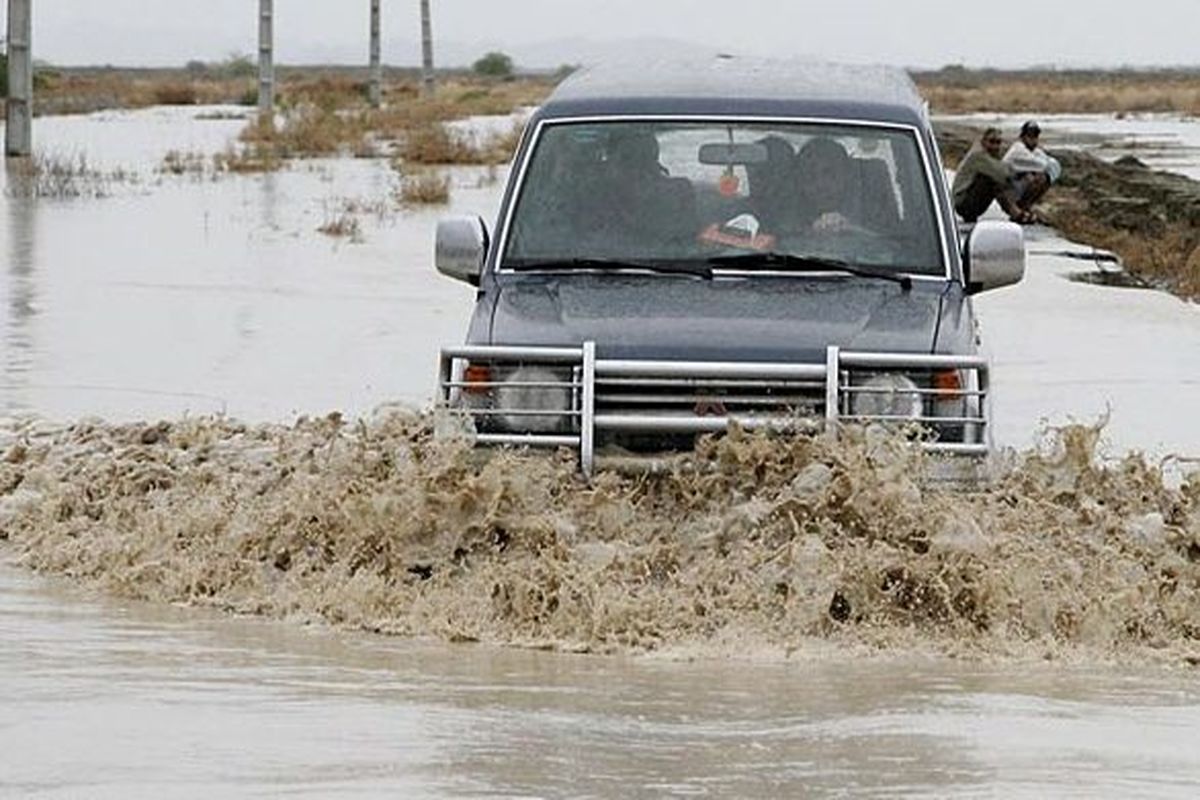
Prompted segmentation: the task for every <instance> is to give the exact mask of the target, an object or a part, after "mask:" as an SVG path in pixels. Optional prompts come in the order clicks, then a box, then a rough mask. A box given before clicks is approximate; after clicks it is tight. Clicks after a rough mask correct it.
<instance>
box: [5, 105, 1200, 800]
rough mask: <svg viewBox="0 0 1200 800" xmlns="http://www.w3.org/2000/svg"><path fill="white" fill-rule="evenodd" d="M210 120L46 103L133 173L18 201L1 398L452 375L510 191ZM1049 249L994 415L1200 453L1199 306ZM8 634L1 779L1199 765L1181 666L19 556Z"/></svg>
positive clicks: (201, 407)
mask: <svg viewBox="0 0 1200 800" xmlns="http://www.w3.org/2000/svg"><path fill="white" fill-rule="evenodd" d="M195 114H196V112H195V110H190V109H189V110H179V109H151V110H147V111H141V112H133V113H116V114H103V115H93V116H89V117H76V118H65V119H58V118H46V119H41V120H39V121H38V125H37V128H36V130H35V137H36V139H35V140H36V141H38V142H39V144H40V147H41V148H43V150H44V151H45V152H57V153H60V154H66V155H70V154H71V153H75V152H85V153H86V156H87V159H88V161H89V163H90V164H91V165H92V166H93V167H94V168H96V169H97V170H100V171H102V172H108V173H110V174H111V173H112V171H115V170H122V171H124V173H125V174H124V175H121V176H119V177H116V178H113V179H112V180H111V181H110V182H109V186H108V187H107V190H106V193H107V195H108V196H106V197H102V198H92V199H61V200H55V199H41V200H38V201H36V202H30V201H29V200H27V199H20V198H17V197H11V196H9V194H8V192H7V191H6V192H5V195H4V197H3V199H0V203H3V217H2V218H3V219H4V224H3V226H0V252H3V253H4V254H5V267H4V270H3V273H2V274H0V287H2V290H0V298H2V300H3V302H0V341H2V342H3V349H2V350H0V415H5V414H6V415H9V416H23V415H27V414H36V415H38V416H41V417H45V418H48V419H50V420H72V419H77V418H79V417H83V416H93V415H95V416H100V417H104V418H106V419H109V420H154V419H158V418H164V419H177V418H179V417H180V416H182V415H185V414H190V415H197V414H211V413H227V414H229V415H231V416H233V417H237V418H241V419H246V420H251V421H260V420H261V421H275V422H284V423H286V422H288V421H290V420H291V419H293V418H294V417H295V416H296V415H299V414H313V415H319V414H323V413H325V412H327V411H330V410H335V409H336V410H340V411H342V412H343V413H345V414H346V415H347V416H348V417H354V416H357V415H362V414H367V413H369V412H370V411H371V410H372V409H373V408H375V407H376V406H378V405H380V404H383V403H393V402H401V403H406V404H410V405H413V406H421V405H424V404H425V403H427V402H428V398H429V397H430V396H431V394H432V388H433V378H434V376H433V373H434V369H433V368H434V363H435V354H436V348H437V347H438V346H439V345H440V344H443V343H447V342H455V341H458V340H459V339H460V338H461V335H462V331H463V325H464V323H465V320H466V316H467V314H468V311H469V308H470V303H471V299H472V298H471V291H470V289H469V288H468V287H464V286H461V285H456V284H454V283H453V282H451V281H448V280H446V279H443V278H440V277H439V276H437V275H436V273H435V272H434V270H433V269H432V266H431V263H430V262H431V250H432V243H431V237H432V233H431V232H432V224H433V221H434V220H435V219H436V218H437V217H438V216H440V215H441V214H443V213H479V214H481V215H483V216H484V217H485V218H487V219H490V218H491V217H492V216H493V215H494V210H495V206H496V204H497V201H498V196H499V191H500V185H499V184H498V183H495V182H492V181H490V180H489V176H488V174H487V171H486V170H481V169H455V170H454V171H453V172H452V176H453V180H454V198H453V203H452V206H451V208H450V209H449V212H447V211H446V210H445V209H439V210H433V211H426V210H420V211H413V210H397V209H396V208H395V207H394V206H393V205H392V204H391V203H390V202H388V201H389V198H390V195H391V193H392V192H393V191H394V189H395V186H396V176H395V174H394V173H393V172H392V170H391V169H390V168H389V167H388V166H387V164H386V163H383V162H378V161H368V160H350V159H344V160H321V161H314V162H310V163H301V164H298V165H295V166H293V167H292V168H290V169H288V170H285V171H283V172H281V173H277V174H274V175H267V176H224V177H221V178H219V179H216V180H213V179H211V178H210V177H207V176H199V177H197V176H186V175H185V176H173V175H158V174H156V173H155V171H154V170H155V167H156V166H157V165H158V164H160V163H161V161H162V158H163V157H164V156H165V154H166V152H167V151H168V150H180V151H188V152H192V151H194V152H204V153H211V152H215V151H217V150H220V149H223V148H224V147H225V146H226V143H227V142H228V141H229V139H230V137H232V136H234V135H236V132H237V131H238V130H239V129H240V127H241V126H242V125H243V124H244V122H242V121H238V120H225V119H207V120H197V119H195ZM1125 122H1127V121H1121V124H1124V123H1125ZM1043 124H1044V126H1045V127H1046V129H1047V130H1048V131H1049V130H1051V129H1052V126H1053V125H1055V124H1056V122H1055V121H1054V120H1045V119H1044V120H1043ZM1114 124H1117V123H1116V122H1114ZM1155 124H1157V122H1155ZM1179 124H1180V125H1182V126H1184V127H1185V128H1187V130H1188V131H1189V135H1191V136H1193V138H1195V137H1196V131H1200V124H1198V123H1194V122H1187V121H1180V122H1179ZM1096 125H1097V126H1098V127H1102V125H1101V124H1100V123H1099V122H1096ZM1188 126H1191V127H1188ZM1142 149H1143V150H1144V149H1145V148H1142ZM1139 157H1141V154H1139ZM130 175H134V176H136V180H130V177H129V176H130ZM500 177H503V174H501V176H500ZM7 188H8V184H6V189H7ZM347 201H353V202H354V204H355V205H356V206H357V207H359V208H367V209H372V210H370V211H365V212H364V211H360V212H359V213H358V216H359V218H360V221H361V241H351V240H348V239H333V238H330V237H328V236H326V235H324V234H322V233H320V232H318V230H317V229H318V228H319V227H320V226H321V225H322V224H324V223H325V222H327V221H329V220H330V219H331V217H333V216H336V215H337V214H339V213H340V212H341V210H343V208H344V206H345V204H346V202H347ZM1029 247H1030V253H1031V258H1030V261H1029V274H1028V277H1027V279H1026V281H1025V282H1024V283H1023V284H1021V285H1020V286H1018V287H1014V288H1012V289H1007V290H1003V291H999V292H996V293H995V294H993V295H985V296H983V297H981V298H980V299H979V303H978V308H979V309H980V315H981V317H982V323H983V329H984V336H985V339H986V341H987V344H988V347H989V349H990V351H991V352H992V354H993V356H994V359H995V365H994V369H995V376H994V380H995V387H996V394H997V396H996V400H995V415H996V418H997V421H998V427H997V431H996V437H997V440H998V442H999V443H1001V444H1004V445H1008V446H1014V447H1025V446H1028V445H1029V444H1030V442H1031V441H1032V440H1033V438H1034V437H1035V436H1036V433H1037V430H1038V428H1039V426H1040V425H1041V424H1042V422H1043V420H1045V421H1048V422H1051V423H1061V422H1065V421H1069V420H1071V419H1079V420H1083V421H1092V420H1094V419H1096V418H1097V417H1098V416H1100V415H1103V414H1106V413H1107V414H1109V416H1110V421H1109V423H1108V426H1107V428H1106V429H1105V436H1106V439H1107V442H1108V444H1107V447H1108V449H1109V450H1110V452H1112V453H1114V454H1120V453H1124V452H1125V451H1127V450H1131V449H1136V450H1144V451H1147V452H1149V453H1151V454H1154V455H1156V456H1162V455H1166V454H1171V453H1173V454H1177V455H1182V456H1184V457H1195V456H1200V425H1196V424H1195V423H1194V422H1192V421H1191V419H1192V415H1191V414H1190V413H1189V412H1191V411H1192V410H1193V409H1194V408H1196V407H1197V406H1198V405H1200V387H1198V381H1200V377H1198V376H1200V309H1198V308H1197V307H1196V306H1195V305H1192V304H1187V303H1183V302H1181V301H1179V300H1177V299H1175V298H1173V297H1171V296H1169V295H1166V294H1163V293H1161V292H1155V291H1134V290H1130V289H1120V288H1112V287H1108V286H1101V285H1090V284H1086V283H1079V282H1077V281H1073V280H1071V279H1070V278H1071V276H1072V275H1073V274H1074V273H1077V272H1080V271H1086V270H1089V269H1094V270H1099V269H1101V268H1111V265H1107V264H1103V263H1101V264H1093V263H1091V262H1089V261H1086V260H1081V259H1080V258H1077V257H1074V256H1072V255H1064V253H1070V254H1075V255H1080V254H1083V253H1085V252H1086V250H1087V249H1086V248H1083V247H1081V246H1079V245H1077V244H1073V243H1069V242H1066V241H1063V240H1061V239H1060V238H1058V237H1056V236H1055V235H1054V234H1053V233H1052V232H1049V231H1044V230H1033V231H1031V241H1030V245H1029ZM0 547H2V546H0ZM5 555H6V551H5V550H3V549H0V560H2V559H3V558H4V556H5ZM0 642H3V645H4V646H3V647H2V648H0V674H3V675H5V680H4V681H3V682H0V754H3V755H0V796H11V797H64V798H66V797H80V796H85V797H122V798H125V797H164V796H169V797H212V796H220V797H234V796H242V797H250V796H275V795H281V794H288V795H308V796H318V797H343V796H345V797H349V796H381V795H393V796H404V797H482V796H491V797H494V796H502V797H563V796H571V797H659V796H703V797H748V796H759V797H775V796H810V795H811V796H830V795H835V796H842V795H854V796H858V795H865V796H881V797H882V796H889V797H890V796H928V795H936V796H954V797H978V796H1005V797H1008V796H1013V797H1044V796H1076V797H1095V796H1114V797H1115V796H1120V797H1125V796H1140V797H1180V798H1182V797H1191V796H1194V794H1195V789H1196V786H1197V785H1200V747H1197V746H1196V744H1195V743H1196V741H1197V740H1198V736H1200V683H1197V680H1196V672H1195V671H1194V670H1188V669H1186V668H1184V669H1182V670H1174V669H1166V668H1158V667H1155V668H1150V667H1138V668H1134V667H1122V666H1107V665H1104V664H1101V663H1098V662H1089V661H1088V660H1087V659H1086V658H1082V659H1079V660H1077V661H1072V660H1070V659H1067V660H1065V661H1062V660H1058V661H1055V662H1054V663H1046V664H1041V663H1038V661H1037V660H1031V659H1025V660H1018V661H1013V660H1010V659H1000V660H998V661H996V662H995V663H990V662H989V661H988V660H986V659H970V660H966V661H951V660H947V659H945V658H943V657H938V656H933V655H927V656H923V655H921V654H920V653H919V652H917V653H909V654H905V655H897V654H896V653H895V652H892V653H872V652H868V651H865V650H862V649H855V648H846V649H843V648H839V647H837V646H836V645H834V644H828V645H825V646H824V647H822V646H821V645H819V644H812V645H807V646H805V647H804V648H802V649H801V650H800V651H799V652H798V653H794V654H792V655H791V656H789V657H787V658H784V659H780V658H778V657H770V656H768V655H767V654H763V655H762V656H761V657H756V655H755V653H754V652H753V651H751V652H739V653H738V655H737V656H736V657H729V658H712V657H696V658H694V659H688V658H679V657H677V656H676V657H671V658H668V657H654V656H642V657H629V656H601V655H564V654H561V653H551V652H539V651H536V650H514V649H496V648H492V647H489V646H485V645H447V644H442V643H437V642H426V641H423V640H408V639H391V638H387V637H380V636H374V635H368V634H359V633H353V632H346V631H339V630H331V629H329V628H325V627H322V626H302V625H297V624H295V623H294V622H269V621H262V620H257V619H248V618H241V617H231V616H228V615H223V614H217V613H215V612H210V611H204V610H196V609H185V608H176V607H173V606H165V605H155V604H150V603H132V602H130V603H123V602H117V601H113V600H110V599H106V598H105V597H103V596H102V595H99V594H98V593H96V592H95V591H93V590H88V589H83V588H80V587H79V586H77V585H74V584H70V583H66V582H64V581H62V580H60V579H47V578H42V577H38V576H34V575H32V574H30V573H28V572H26V571H23V570H20V569H17V568H15V567H11V566H0ZM731 650H732V651H734V652H737V648H736V647H734V648H731Z"/></svg>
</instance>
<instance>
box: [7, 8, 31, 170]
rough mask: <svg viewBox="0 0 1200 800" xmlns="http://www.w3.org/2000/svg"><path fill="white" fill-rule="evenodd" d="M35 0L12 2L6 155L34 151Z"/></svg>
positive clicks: (19, 154) (9, 25) (9, 31)
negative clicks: (32, 4) (33, 3)
mask: <svg viewBox="0 0 1200 800" xmlns="http://www.w3.org/2000/svg"><path fill="white" fill-rule="evenodd" d="M31 2H32V0H8V103H7V108H8V112H7V115H6V124H5V126H4V154H5V155H7V156H27V155H30V154H31V153H32V152H33V13H32V10H31Z"/></svg>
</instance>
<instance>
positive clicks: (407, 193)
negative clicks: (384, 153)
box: [400, 170, 450, 205]
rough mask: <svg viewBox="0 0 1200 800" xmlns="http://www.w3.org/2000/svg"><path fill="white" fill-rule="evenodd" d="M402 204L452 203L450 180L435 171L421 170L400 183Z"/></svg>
mask: <svg viewBox="0 0 1200 800" xmlns="http://www.w3.org/2000/svg"><path fill="white" fill-rule="evenodd" d="M400 202H401V203H403V204H405V205H441V204H444V203H448V202H450V178H449V176H447V175H442V174H440V173H438V172H434V171H433V170H419V171H417V172H413V173H410V174H408V175H405V176H404V177H403V178H402V179H401V181H400Z"/></svg>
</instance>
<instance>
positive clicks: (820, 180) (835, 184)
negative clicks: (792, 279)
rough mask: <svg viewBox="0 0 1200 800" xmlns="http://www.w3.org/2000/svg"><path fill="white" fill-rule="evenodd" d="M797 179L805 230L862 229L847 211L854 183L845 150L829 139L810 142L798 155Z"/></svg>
mask: <svg viewBox="0 0 1200 800" xmlns="http://www.w3.org/2000/svg"><path fill="white" fill-rule="evenodd" d="M796 178H797V180H798V182H799V185H798V190H799V191H798V195H799V200H800V219H799V220H798V222H799V224H800V228H801V229H802V230H803V229H808V230H810V231H814V232H819V233H830V232H838V231H847V230H861V228H860V226H859V225H858V224H857V221H856V220H854V219H853V218H852V217H853V215H852V212H851V211H850V209H849V208H848V205H849V202H848V201H849V199H850V194H851V189H852V184H853V182H854V181H853V171H852V164H851V161H850V155H849V154H848V153H847V152H846V148H844V147H842V145H840V144H839V143H838V142H836V141H834V140H833V139H829V138H826V137H820V138H817V139H813V140H811V141H809V142H808V143H806V144H805V145H804V147H802V148H800V152H799V153H798V154H797V155H796Z"/></svg>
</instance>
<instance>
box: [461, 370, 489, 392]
mask: <svg viewBox="0 0 1200 800" xmlns="http://www.w3.org/2000/svg"><path fill="white" fill-rule="evenodd" d="M491 382H492V368H491V367H489V366H487V365H486V364H468V365H467V368H466V369H465V370H463V383H465V384H466V386H464V387H463V391H464V392H467V393H469V394H487V393H488V392H489V391H491V387H490V386H488V384H490V383H491Z"/></svg>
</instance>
